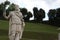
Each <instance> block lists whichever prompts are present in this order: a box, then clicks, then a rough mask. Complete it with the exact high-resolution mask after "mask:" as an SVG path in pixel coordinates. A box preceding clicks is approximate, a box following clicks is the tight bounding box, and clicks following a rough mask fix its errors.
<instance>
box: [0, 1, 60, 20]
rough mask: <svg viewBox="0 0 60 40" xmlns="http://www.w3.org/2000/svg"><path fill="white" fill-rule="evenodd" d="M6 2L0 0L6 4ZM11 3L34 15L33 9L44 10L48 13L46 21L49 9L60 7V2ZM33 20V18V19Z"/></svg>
mask: <svg viewBox="0 0 60 40" xmlns="http://www.w3.org/2000/svg"><path fill="white" fill-rule="evenodd" d="M4 1H5V0H0V3H1V2H4ZM9 1H10V2H11V3H15V4H18V5H19V6H20V7H21V8H27V9H28V11H31V12H32V13H33V7H37V8H38V9H40V8H43V9H44V10H45V12H46V18H45V19H46V20H47V19H48V17H47V12H48V10H49V9H56V8H59V7H60V0H9ZM32 19H33V18H32Z"/></svg>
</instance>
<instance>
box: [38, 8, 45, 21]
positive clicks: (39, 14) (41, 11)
mask: <svg viewBox="0 0 60 40" xmlns="http://www.w3.org/2000/svg"><path fill="white" fill-rule="evenodd" d="M38 18H39V20H40V21H42V20H43V18H45V10H43V9H42V8H40V9H39V11H38Z"/></svg>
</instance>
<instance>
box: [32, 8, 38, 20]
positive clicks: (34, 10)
mask: <svg viewBox="0 0 60 40" xmlns="http://www.w3.org/2000/svg"><path fill="white" fill-rule="evenodd" d="M33 14H34V20H37V17H38V15H37V14H38V8H37V7H34V8H33Z"/></svg>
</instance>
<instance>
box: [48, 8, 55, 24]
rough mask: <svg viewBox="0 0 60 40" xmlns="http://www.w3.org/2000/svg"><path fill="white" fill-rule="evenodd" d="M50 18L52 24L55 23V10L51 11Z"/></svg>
mask: <svg viewBox="0 0 60 40" xmlns="http://www.w3.org/2000/svg"><path fill="white" fill-rule="evenodd" d="M48 17H49V21H50V24H53V23H55V17H56V10H55V9H50V10H49V12H48Z"/></svg>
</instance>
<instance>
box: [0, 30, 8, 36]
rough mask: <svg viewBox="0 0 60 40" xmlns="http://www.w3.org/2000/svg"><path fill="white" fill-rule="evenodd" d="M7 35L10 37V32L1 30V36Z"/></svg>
mask: <svg viewBox="0 0 60 40" xmlns="http://www.w3.org/2000/svg"><path fill="white" fill-rule="evenodd" d="M6 35H8V30H2V29H0V36H6Z"/></svg>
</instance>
